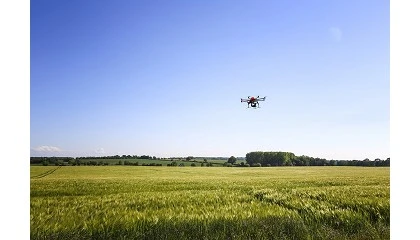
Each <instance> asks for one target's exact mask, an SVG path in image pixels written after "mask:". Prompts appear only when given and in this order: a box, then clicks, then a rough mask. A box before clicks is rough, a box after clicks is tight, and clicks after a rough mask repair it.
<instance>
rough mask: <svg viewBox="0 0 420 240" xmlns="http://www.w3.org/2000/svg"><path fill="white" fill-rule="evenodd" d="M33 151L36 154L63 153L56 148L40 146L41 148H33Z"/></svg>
mask: <svg viewBox="0 0 420 240" xmlns="http://www.w3.org/2000/svg"><path fill="white" fill-rule="evenodd" d="M32 150H34V151H36V152H61V151H62V150H61V149H60V148H58V147H54V146H39V147H35V148H32Z"/></svg>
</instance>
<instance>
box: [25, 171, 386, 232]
mask: <svg viewBox="0 0 420 240" xmlns="http://www.w3.org/2000/svg"><path fill="white" fill-rule="evenodd" d="M30 169H31V180H30V181H31V184H30V196H31V198H30V221H31V222H30V236H31V239H60V240H62V239H177V240H181V239H389V238H390V168H389V167H255V168H249V167H248V168H241V167H189V166H188V167H166V166H162V167H149V166H147V167H146V166H64V167H57V166H31V168H30Z"/></svg>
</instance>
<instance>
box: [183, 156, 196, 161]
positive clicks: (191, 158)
mask: <svg viewBox="0 0 420 240" xmlns="http://www.w3.org/2000/svg"><path fill="white" fill-rule="evenodd" d="M193 159H194V157H193V156H188V157H187V158H186V159H185V160H187V161H190V160H193Z"/></svg>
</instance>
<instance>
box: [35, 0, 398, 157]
mask: <svg viewBox="0 0 420 240" xmlns="http://www.w3.org/2000/svg"><path fill="white" fill-rule="evenodd" d="M389 5H390V2H389V1H383V0H370V1H365V0H355V1H337V0H320V1H312V0H307V1H305V0H302V1H292V0H290V1H278V0H275V1H257V0H255V1H244V0H241V1H239V0H238V1H221V0H220V1H192V0H191V1H186V0H184V1H118V0H115V1H86V0H83V1H82V0H72V1H55V0H49V1H47V0H32V1H31V6H30V7H31V9H30V147H31V156H75V157H77V156H103V155H105V156H107V155H115V154H119V155H122V154H130V155H143V154H144V155H152V156H157V157H171V156H190V155H192V156H232V155H233V156H236V157H242V156H245V154H246V153H248V152H251V151H288V152H293V153H295V154H296V155H308V156H312V157H322V158H326V159H364V158H369V159H371V160H373V159H375V158H381V159H385V158H387V157H389V154H390V149H389V148H390V131H389V128H390V110H389V109H390V23H389V21H390V12H389V11H390V8H389ZM252 95H254V96H256V95H259V96H267V99H266V101H265V102H262V103H261V104H260V106H261V108H259V109H247V108H246V104H245V103H241V102H240V99H241V98H246V97H247V96H252Z"/></svg>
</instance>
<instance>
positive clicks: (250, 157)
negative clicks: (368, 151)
mask: <svg viewBox="0 0 420 240" xmlns="http://www.w3.org/2000/svg"><path fill="white" fill-rule="evenodd" d="M245 159H246V162H247V164H249V165H250V166H366V167H389V166H390V158H387V159H386V160H381V159H379V158H376V159H375V160H373V161H371V160H369V159H368V158H365V159H364V160H327V159H325V158H314V157H309V156H305V155H302V156H296V155H295V154H294V153H291V152H261V151H258V152H249V153H247V154H246V157H245Z"/></svg>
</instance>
